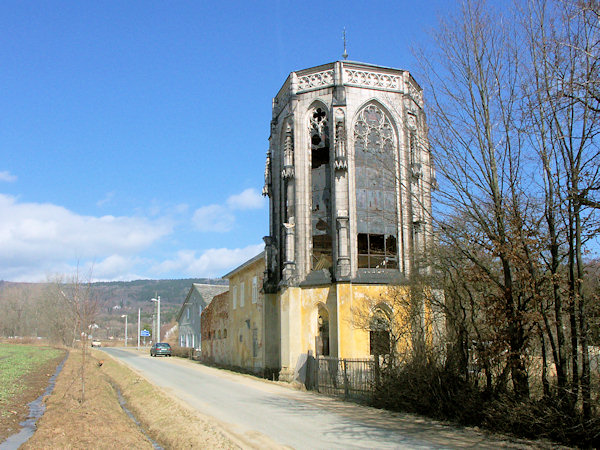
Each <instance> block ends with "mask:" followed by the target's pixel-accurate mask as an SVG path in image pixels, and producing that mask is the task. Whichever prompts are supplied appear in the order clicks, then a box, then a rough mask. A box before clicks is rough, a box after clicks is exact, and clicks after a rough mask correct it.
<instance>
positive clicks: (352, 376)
mask: <svg viewBox="0 0 600 450" xmlns="http://www.w3.org/2000/svg"><path fill="white" fill-rule="evenodd" d="M315 366H316V367H315V368H314V372H313V376H314V380H315V383H314V386H313V389H315V390H317V391H319V392H320V393H322V394H325V395H332V396H336V397H343V398H344V399H345V400H350V399H351V400H358V401H368V400H369V399H370V398H371V397H372V396H373V389H374V386H375V371H376V367H375V360H373V359H350V358H349V359H338V358H334V357H331V356H318V357H317V358H316V361H315Z"/></svg>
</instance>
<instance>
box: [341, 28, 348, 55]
mask: <svg viewBox="0 0 600 450" xmlns="http://www.w3.org/2000/svg"><path fill="white" fill-rule="evenodd" d="M342 35H343V38H344V53H342V57H343V58H344V59H348V52H347V51H346V27H344V32H343V34H342Z"/></svg>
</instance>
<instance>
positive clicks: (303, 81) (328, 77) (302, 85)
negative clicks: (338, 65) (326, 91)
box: [298, 70, 333, 93]
mask: <svg viewBox="0 0 600 450" xmlns="http://www.w3.org/2000/svg"><path fill="white" fill-rule="evenodd" d="M329 86H333V70H324V71H322V72H316V73H311V74H308V75H303V76H300V77H298V93H302V92H306V91H310V90H313V89H317V88H318V89H321V88H325V87H329Z"/></svg>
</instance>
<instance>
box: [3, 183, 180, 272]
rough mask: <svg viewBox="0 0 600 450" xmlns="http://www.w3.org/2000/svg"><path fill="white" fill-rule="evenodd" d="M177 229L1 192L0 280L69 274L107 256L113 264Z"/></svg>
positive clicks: (160, 222) (106, 261) (107, 260)
mask: <svg viewBox="0 0 600 450" xmlns="http://www.w3.org/2000/svg"><path fill="white" fill-rule="evenodd" d="M171 232H172V225H171V224H170V223H169V222H167V221H149V220H148V219H145V218H141V217H114V216H103V217H93V216H81V215H78V214H76V213H74V212H72V211H69V210H68V209H66V208H63V207H61V206H57V205H52V204H47V203H46V204H42V203H19V202H18V201H17V200H16V199H15V198H14V197H11V196H8V195H4V194H0V279H7V280H15V279H23V278H24V277H25V278H26V279H29V280H30V281H33V280H39V279H40V278H39V277H40V273H45V274H47V273H64V269H65V268H66V266H67V265H68V264H72V263H69V262H68V261H74V260H82V261H88V260H101V261H103V263H104V264H105V265H106V267H108V265H109V264H110V263H111V260H110V259H108V258H110V257H111V255H121V256H122V257H127V256H131V255H135V254H136V253H137V252H139V251H141V250H143V249H146V248H148V247H149V246H151V245H152V244H154V243H155V242H156V241H157V240H159V239H160V238H162V237H163V236H165V235H168V234H170V233H171ZM116 262H117V260H115V259H113V261H112V264H113V265H114V264H115V263H116ZM33 277H35V278H33Z"/></svg>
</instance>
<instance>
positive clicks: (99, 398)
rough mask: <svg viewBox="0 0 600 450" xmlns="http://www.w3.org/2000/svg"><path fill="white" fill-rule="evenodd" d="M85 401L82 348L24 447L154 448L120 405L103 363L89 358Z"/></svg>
mask: <svg viewBox="0 0 600 450" xmlns="http://www.w3.org/2000/svg"><path fill="white" fill-rule="evenodd" d="M85 370H86V385H85V390H86V401H85V402H84V403H80V399H81V382H80V373H81V372H80V371H81V352H80V351H78V350H77V349H75V350H72V351H71V352H70V353H69V357H68V359H67V361H66V363H65V366H64V367H63V369H62V371H61V373H60V375H59V376H58V378H57V380H56V386H55V388H54V391H53V392H52V394H51V395H50V396H49V397H47V398H46V399H45V403H46V411H45V413H44V415H43V416H42V417H41V419H40V420H39V421H38V423H37V430H36V432H35V433H34V435H33V436H32V437H31V439H29V440H28V441H27V442H26V443H25V444H24V445H23V446H22V447H21V448H22V449H54V448H82V449H83V448H86V449H87V448H135V449H151V448H152V444H151V443H150V442H149V441H148V439H147V438H146V437H145V436H144V435H143V433H142V431H141V430H140V429H139V427H138V426H137V425H136V424H135V423H134V422H133V421H132V420H131V419H130V418H129V417H127V414H126V413H125V412H124V411H123V410H122V408H121V406H120V405H119V401H118V398H117V394H116V392H115V390H114V389H113V388H112V386H111V385H110V384H109V383H108V381H107V377H106V375H105V374H104V372H103V370H102V367H99V366H98V364H97V361H96V360H95V359H94V358H87V364H86V367H85Z"/></svg>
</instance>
